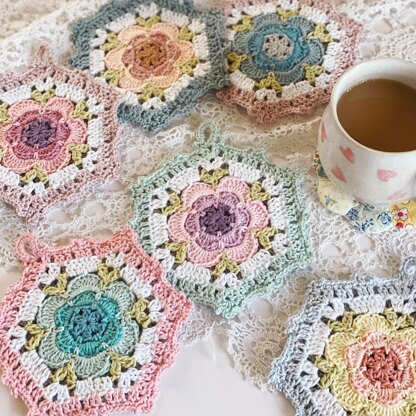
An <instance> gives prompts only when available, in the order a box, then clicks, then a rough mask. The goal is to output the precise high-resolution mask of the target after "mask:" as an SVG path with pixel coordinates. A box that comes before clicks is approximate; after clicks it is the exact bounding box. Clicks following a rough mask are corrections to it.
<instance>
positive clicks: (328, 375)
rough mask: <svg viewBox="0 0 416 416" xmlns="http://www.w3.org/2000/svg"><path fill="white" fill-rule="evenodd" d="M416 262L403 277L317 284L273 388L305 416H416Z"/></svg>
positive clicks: (293, 327) (296, 320)
mask: <svg viewBox="0 0 416 416" xmlns="http://www.w3.org/2000/svg"><path fill="white" fill-rule="evenodd" d="M415 277H416V258H412V259H408V260H407V261H405V263H404V265H403V267H402V270H401V273H400V276H399V278H396V279H367V278H365V277H364V278H356V279H355V280H353V281H348V282H336V283H317V284H313V285H312V286H311V288H310V290H309V293H308V295H307V301H306V304H305V306H304V308H303V310H302V312H300V313H299V314H298V315H297V316H296V317H293V318H292V319H291V320H290V322H289V326H288V330H287V335H288V341H287V344H286V348H285V350H284V351H283V353H282V355H281V357H280V358H278V359H277V360H276V361H275V362H274V364H273V369H272V371H271V373H270V381H271V383H273V384H275V385H276V387H277V388H278V389H279V390H282V391H283V392H284V394H285V395H286V396H287V397H288V398H289V399H290V400H291V402H292V403H293V405H294V406H295V408H296V414H297V415H299V416H312V415H314V416H318V415H319V416H320V415H325V416H361V415H366V416H411V415H414V412H415V409H416V326H415V314H416V303H415V297H416V285H415Z"/></svg>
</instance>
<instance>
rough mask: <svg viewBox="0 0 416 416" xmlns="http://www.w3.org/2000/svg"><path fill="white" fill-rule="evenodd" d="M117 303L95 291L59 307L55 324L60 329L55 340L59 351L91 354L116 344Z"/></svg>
mask: <svg viewBox="0 0 416 416" xmlns="http://www.w3.org/2000/svg"><path fill="white" fill-rule="evenodd" d="M118 315H119V307H118V304H117V302H116V301H115V300H114V299H112V298H109V297H108V296H102V295H101V294H96V293H94V292H83V293H80V294H79V295H77V296H76V297H75V298H74V299H73V300H72V303H71V304H68V303H67V304H65V305H63V306H61V307H60V308H59V309H58V310H57V311H56V314H55V323H56V326H57V327H58V328H62V331H61V332H59V333H58V336H57V339H56V342H57V345H58V347H59V348H60V349H61V350H62V351H66V352H69V353H77V354H78V355H80V356H81V357H93V356H94V355H97V354H98V353H100V352H101V351H104V350H105V349H106V348H107V347H108V346H110V347H111V346H113V345H114V344H116V343H117V342H118V341H119V340H120V338H121V337H122V335H123V327H122V325H121V323H120V322H119V317H118Z"/></svg>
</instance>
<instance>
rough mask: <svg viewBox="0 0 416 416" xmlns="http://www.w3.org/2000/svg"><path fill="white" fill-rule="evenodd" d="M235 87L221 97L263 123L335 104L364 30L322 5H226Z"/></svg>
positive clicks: (288, 0)
mask: <svg viewBox="0 0 416 416" xmlns="http://www.w3.org/2000/svg"><path fill="white" fill-rule="evenodd" d="M223 8H224V12H225V15H226V26H227V31H226V35H227V38H228V40H229V41H230V42H231V51H230V52H229V53H228V56H227V58H228V71H229V73H230V78H231V86H230V87H229V88H226V89H225V90H222V91H220V92H218V97H219V98H221V99H222V100H224V101H225V102H226V103H228V104H238V105H240V106H242V107H244V108H245V109H246V110H247V112H248V114H249V115H250V116H252V117H254V118H256V119H257V120H258V121H260V122H263V123H274V122H276V121H277V120H278V119H279V117H282V116H285V115H287V114H291V113H297V114H304V113H307V112H311V111H312V110H314V109H315V108H316V107H317V106H319V105H321V104H324V103H326V102H328V101H329V97H330V94H331V90H332V86H333V84H334V83H335V81H336V80H337V78H338V77H339V76H340V75H341V74H342V72H343V71H344V70H345V69H346V68H348V67H349V66H350V65H351V64H353V63H354V61H355V58H356V54H357V42H358V38H359V35H360V32H361V26H360V25H359V24H358V23H355V22H353V21H352V20H350V19H349V18H347V17H344V16H341V15H338V14H337V13H336V11H335V10H334V9H333V8H332V7H331V5H329V4H328V3H327V2H324V1H320V0H279V1H271V0H254V1H253V0H236V1H231V2H225V3H224V6H223Z"/></svg>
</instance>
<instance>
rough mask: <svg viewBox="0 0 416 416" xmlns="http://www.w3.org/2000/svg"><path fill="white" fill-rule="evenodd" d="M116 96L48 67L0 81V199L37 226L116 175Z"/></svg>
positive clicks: (42, 59) (43, 58)
mask: <svg viewBox="0 0 416 416" xmlns="http://www.w3.org/2000/svg"><path fill="white" fill-rule="evenodd" d="M117 105H118V94H116V93H115V92H114V91H113V90H112V89H111V88H109V87H107V86H102V85H100V84H99V83H97V82H95V81H94V80H93V79H92V78H91V77H89V76H88V75H86V74H83V73H81V72H80V71H70V70H68V69H67V68H64V67H61V66H58V65H56V64H55V63H53V62H52V60H51V58H50V56H49V55H48V52H47V51H46V49H45V48H44V47H42V48H41V50H40V51H39V56H38V57H37V59H36V60H35V61H34V62H33V65H32V67H31V68H30V69H29V71H28V72H26V73H24V74H17V73H16V74H14V73H11V74H7V75H3V76H1V77H0V198H1V199H3V200H4V201H5V202H7V203H9V204H11V205H13V206H14V208H15V209H16V211H17V214H18V215H20V216H21V217H23V218H25V219H26V220H27V221H28V222H30V223H36V222H37V221H39V220H40V219H41V218H42V217H43V216H44V215H45V213H46V210H47V209H48V208H49V207H50V206H52V205H55V204H56V203H57V202H59V201H64V200H70V199H73V198H74V197H75V196H77V195H79V194H80V192H82V191H84V190H85V189H86V188H87V186H88V187H90V186H91V185H92V184H93V183H95V182H97V181H103V180H108V179H110V178H113V177H114V176H115V174H116V171H117V161H116V156H115V150H114V145H115V141H116V139H117V136H118V124H117V111H116V110H117Z"/></svg>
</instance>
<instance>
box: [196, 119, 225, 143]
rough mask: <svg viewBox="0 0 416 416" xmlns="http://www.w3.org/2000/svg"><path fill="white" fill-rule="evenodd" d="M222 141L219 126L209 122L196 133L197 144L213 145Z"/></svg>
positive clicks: (202, 125)
mask: <svg viewBox="0 0 416 416" xmlns="http://www.w3.org/2000/svg"><path fill="white" fill-rule="evenodd" d="M220 141H221V135H220V131H219V128H218V126H217V125H216V124H215V123H213V122H211V121H207V122H205V123H202V124H201V125H200V126H199V128H198V130H197V132H196V143H197V144H200V145H201V144H205V145H206V144H213V143H219V142H220Z"/></svg>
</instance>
